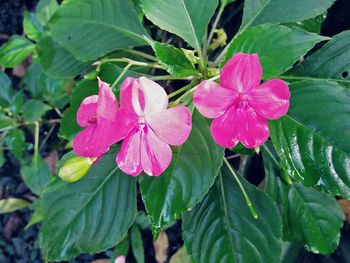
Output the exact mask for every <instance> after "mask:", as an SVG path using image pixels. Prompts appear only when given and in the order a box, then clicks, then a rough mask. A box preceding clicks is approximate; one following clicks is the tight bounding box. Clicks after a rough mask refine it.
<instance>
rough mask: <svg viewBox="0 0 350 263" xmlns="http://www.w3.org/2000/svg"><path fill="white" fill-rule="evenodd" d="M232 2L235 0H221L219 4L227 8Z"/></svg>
mask: <svg viewBox="0 0 350 263" xmlns="http://www.w3.org/2000/svg"><path fill="white" fill-rule="evenodd" d="M234 1H236V0H221V4H222V5H223V6H227V5H228V4H231V3H233V2H234Z"/></svg>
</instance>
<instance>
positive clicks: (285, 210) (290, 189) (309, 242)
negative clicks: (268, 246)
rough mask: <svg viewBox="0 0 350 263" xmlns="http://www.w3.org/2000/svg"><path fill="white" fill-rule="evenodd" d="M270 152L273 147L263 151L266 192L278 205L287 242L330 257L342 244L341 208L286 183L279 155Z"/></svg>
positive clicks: (325, 197) (331, 200)
mask: <svg viewBox="0 0 350 263" xmlns="http://www.w3.org/2000/svg"><path fill="white" fill-rule="evenodd" d="M271 146H272V145H271ZM269 149H272V147H268V149H267V148H266V147H263V149H262V153H263V157H264V167H265V174H266V179H265V192H266V193H268V194H269V195H270V196H271V197H272V198H273V199H274V200H275V201H276V202H277V203H278V205H279V209H280V211H281V215H282V219H283V234H284V235H283V236H284V239H286V240H289V241H292V242H294V243H299V244H303V245H304V246H305V248H306V249H307V250H310V251H311V252H313V253H322V254H326V255H329V254H330V253H331V252H332V251H334V250H335V248H336V247H337V246H338V244H339V239H340V229H341V227H342V225H343V220H344V215H343V213H342V211H341V209H340V207H339V205H338V204H337V202H336V200H335V199H334V198H333V197H331V196H329V195H327V194H325V193H321V192H319V191H316V190H314V189H312V188H307V187H305V186H303V185H301V184H298V183H293V184H287V183H285V182H283V181H282V180H281V178H282V177H283V176H281V174H282V172H281V169H280V166H279V162H278V161H277V160H278V156H277V153H275V152H274V150H273V149H272V150H269ZM266 150H268V151H266ZM320 200H322V202H321V201H320Z"/></svg>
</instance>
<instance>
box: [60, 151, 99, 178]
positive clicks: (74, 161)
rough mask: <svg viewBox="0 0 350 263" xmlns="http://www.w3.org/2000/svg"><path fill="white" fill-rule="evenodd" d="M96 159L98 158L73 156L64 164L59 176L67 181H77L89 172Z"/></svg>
mask: <svg viewBox="0 0 350 263" xmlns="http://www.w3.org/2000/svg"><path fill="white" fill-rule="evenodd" d="M95 160H96V158H85V157H79V156H75V157H72V158H70V159H68V160H67V161H66V162H65V163H64V164H63V166H62V168H61V169H60V170H59V172H58V176H59V177H60V178H61V179H62V180H63V181H65V182H68V183H72V182H76V181H78V180H79V179H81V178H82V177H83V176H84V175H86V174H87V172H88V171H89V169H90V167H91V165H92V164H93V162H94V161H95Z"/></svg>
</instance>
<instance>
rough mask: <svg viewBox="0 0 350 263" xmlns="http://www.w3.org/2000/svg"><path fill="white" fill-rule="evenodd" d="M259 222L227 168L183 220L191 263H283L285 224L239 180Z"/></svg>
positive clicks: (265, 197)
mask: <svg viewBox="0 0 350 263" xmlns="http://www.w3.org/2000/svg"><path fill="white" fill-rule="evenodd" d="M240 180H241V182H242V184H243V186H244V188H245V190H246V191H247V194H248V196H249V198H250V199H251V201H252V203H253V206H254V208H255V209H256V211H257V214H258V218H257V219H255V218H253V217H252V215H251V213H250V211H249V209H248V207H247V204H246V201H245V199H244V196H243V194H242V192H241V190H240V188H239V186H238V184H237V182H236V181H235V179H234V178H233V176H232V175H230V174H229V172H228V171H227V168H225V169H222V174H221V175H220V176H218V178H217V182H216V183H215V184H214V186H213V187H212V189H211V190H210V191H209V193H208V195H207V196H206V197H205V199H204V200H203V201H202V202H201V203H200V204H199V205H198V207H196V208H194V209H193V210H192V211H191V212H189V213H187V214H185V215H184V217H183V238H184V241H185V245H186V248H187V252H188V253H189V254H190V255H191V258H192V262H194V263H196V262H201V263H205V262H232V263H236V262H242V263H245V262H256V263H258V262H261V263H265V262H270V263H274V262H276V263H277V262H278V263H279V262H281V260H280V257H281V247H282V241H281V235H282V222H281V217H280V215H279V211H278V209H277V206H276V205H275V204H274V202H273V200H272V199H271V198H270V197H269V196H268V195H267V194H265V193H264V192H262V191H260V190H258V189H257V188H256V187H255V186H253V185H251V184H250V183H248V182H247V181H245V179H244V178H241V179H240Z"/></svg>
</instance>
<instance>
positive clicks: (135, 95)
mask: <svg viewBox="0 0 350 263" xmlns="http://www.w3.org/2000/svg"><path fill="white" fill-rule="evenodd" d="M120 103H121V107H123V108H127V109H129V110H131V109H132V110H133V111H134V112H135V113H136V115H138V116H145V115H147V114H152V113H155V112H159V111H162V110H164V109H166V108H167V106H168V96H167V94H166V92H165V91H164V89H163V88H162V87H161V86H159V85H158V84H157V83H156V82H154V81H152V80H150V79H148V78H146V77H141V78H139V79H132V78H127V79H125V80H124V82H123V83H122V85H121V89H120Z"/></svg>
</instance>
